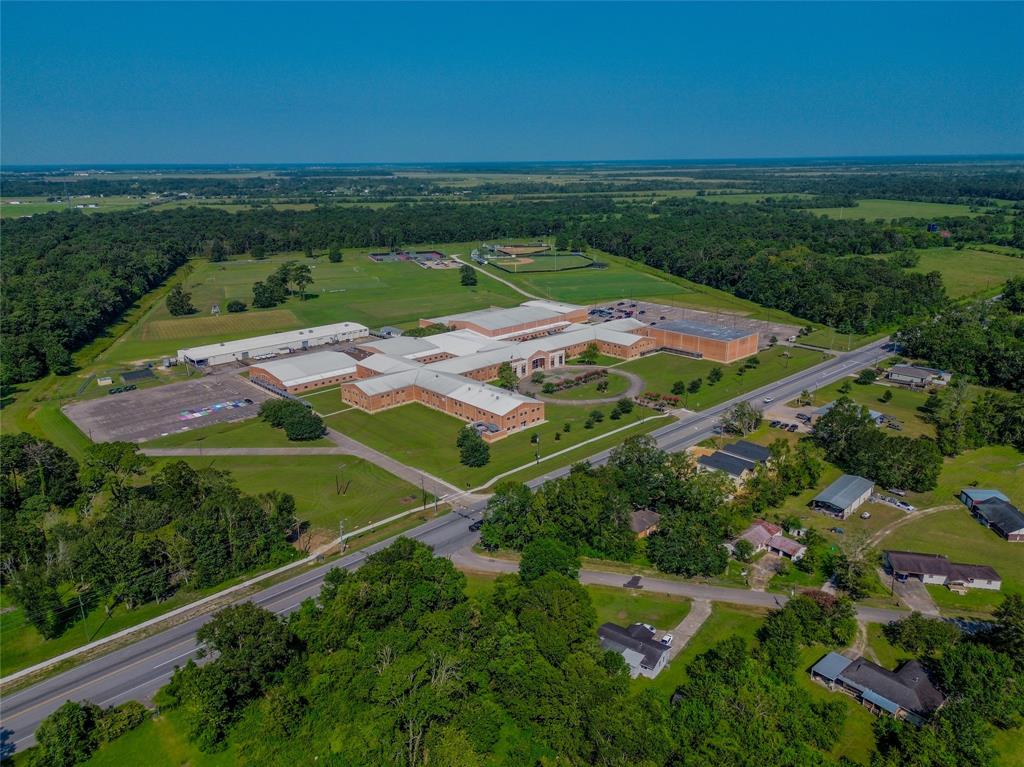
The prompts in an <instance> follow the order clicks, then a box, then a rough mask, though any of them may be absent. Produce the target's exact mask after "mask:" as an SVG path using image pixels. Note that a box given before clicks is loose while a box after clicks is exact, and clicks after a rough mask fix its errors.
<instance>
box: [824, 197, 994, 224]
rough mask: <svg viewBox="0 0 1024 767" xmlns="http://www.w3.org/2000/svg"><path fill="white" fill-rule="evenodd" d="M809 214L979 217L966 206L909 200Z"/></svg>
mask: <svg viewBox="0 0 1024 767" xmlns="http://www.w3.org/2000/svg"><path fill="white" fill-rule="evenodd" d="M807 210H809V211H810V212H811V213H816V214H818V215H819V216H828V217H829V218H863V219H867V220H869V221H873V220H874V219H876V218H882V219H890V220H891V219H894V218H943V217H945V216H980V215H982V212H981V211H978V212H973V213H972V212H971V208H970V206H968V205H950V204H947V203H944V202H914V201H911V200H858V201H857V206H856V207H854V208H808V209H807Z"/></svg>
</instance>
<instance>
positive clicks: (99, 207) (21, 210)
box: [0, 189, 154, 218]
mask: <svg viewBox="0 0 1024 767" xmlns="http://www.w3.org/2000/svg"><path fill="white" fill-rule="evenodd" d="M55 191H56V192H57V193H58V194H59V193H60V190H59V189H58V190H55ZM13 202H18V203H20V204H18V205H13V204H12V203H13ZM152 204H154V199H153V198H142V197H130V196H128V195H110V196H108V197H98V196H96V197H93V196H84V197H72V198H71V200H70V201H69V202H68V201H64V200H60V201H57V202H47V201H46V198H45V197H2V198H0V218H18V217H20V216H35V215H38V214H41V213H53V212H60V211H63V210H75V211H77V212H81V213H86V214H90V215H91V214H93V213H113V212H115V211H119V210H130V209H132V208H141V207H142V206H144V205H152ZM77 205H86V206H88V205H95V206H96V207H95V208H89V207H85V208H76V207H75V206H77Z"/></svg>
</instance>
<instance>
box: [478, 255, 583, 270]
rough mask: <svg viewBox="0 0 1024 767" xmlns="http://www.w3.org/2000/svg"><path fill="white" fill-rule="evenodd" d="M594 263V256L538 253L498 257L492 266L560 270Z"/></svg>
mask: <svg viewBox="0 0 1024 767" xmlns="http://www.w3.org/2000/svg"><path fill="white" fill-rule="evenodd" d="M593 263H594V260H593V259H592V258H587V257H586V256H580V255H576V254H574V253H538V254H535V255H530V256H518V257H516V258H496V259H494V260H493V261H492V262H491V266H493V267H496V268H498V269H503V270H505V271H508V272H513V273H515V274H519V273H520V272H558V271H565V270H569V269H579V268H581V267H582V268H586V267H589V266H590V265H591V264H593Z"/></svg>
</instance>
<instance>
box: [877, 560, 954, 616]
mask: <svg viewBox="0 0 1024 767" xmlns="http://www.w3.org/2000/svg"><path fill="white" fill-rule="evenodd" d="M878 577H879V578H880V579H881V581H882V583H885V584H888V585H889V586H890V588H892V593H893V594H895V595H896V596H897V597H899V598H900V601H902V602H903V604H905V605H906V606H907V607H909V608H910V609H911V610H913V611H914V612H918V613H924V614H925V615H931V616H932V617H935V618H938V617H939V608H938V607H937V606H936V604H935V600H934V599H932V595H931V594H929V593H928V589H926V588H925V586H924V584H923V583H921V581H919V580H918V579H917V578H907V580H905V581H901V580H899V579H898V578H893V577H892V576H891V575H889V574H888V573H886V572H885V571H884V570H882V568H878Z"/></svg>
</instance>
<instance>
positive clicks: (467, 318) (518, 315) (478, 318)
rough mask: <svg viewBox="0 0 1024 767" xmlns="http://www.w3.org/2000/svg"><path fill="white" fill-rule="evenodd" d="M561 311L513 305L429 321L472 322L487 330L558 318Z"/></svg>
mask: <svg viewBox="0 0 1024 767" xmlns="http://www.w3.org/2000/svg"><path fill="white" fill-rule="evenodd" d="M561 316H562V312H555V311H552V310H550V309H541V308H539V307H536V306H513V307H512V308H511V309H499V308H492V309H477V310H476V311H472V312H462V313H461V314H449V315H446V316H444V317H435V318H434V319H432V320H431V322H437V323H441V324H443V325H447V324H449V323H451V322H456V321H461V322H472V323H473V324H474V325H478V326H479V327H482V328H486V329H487V330H501V329H502V328H508V327H512V326H513V325H522V324H524V323H527V322H539V321H541V320H559V319H561Z"/></svg>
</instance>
